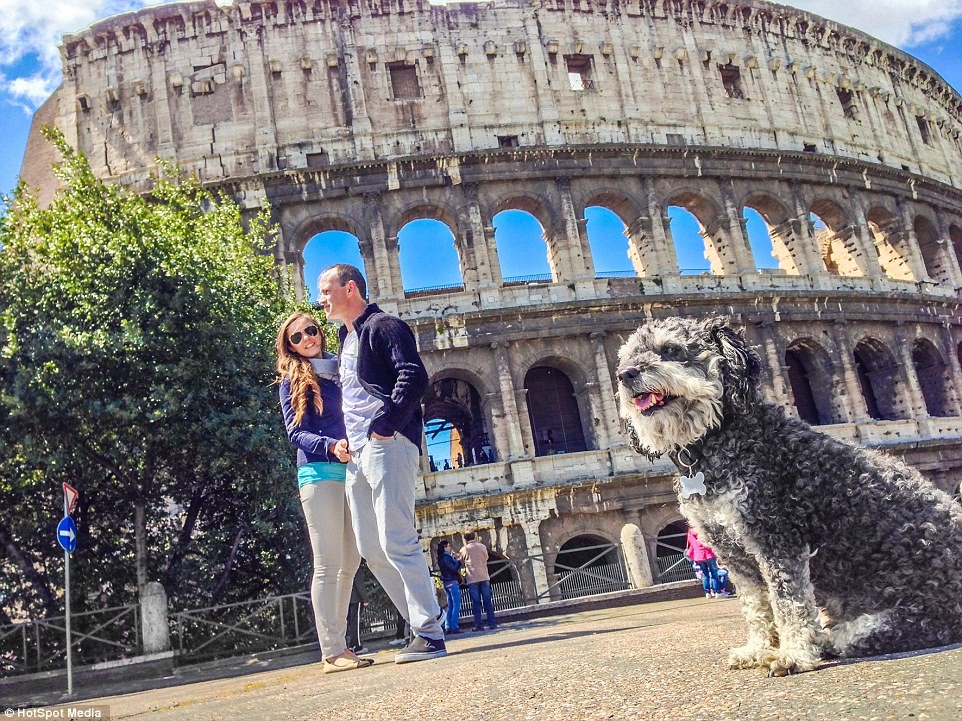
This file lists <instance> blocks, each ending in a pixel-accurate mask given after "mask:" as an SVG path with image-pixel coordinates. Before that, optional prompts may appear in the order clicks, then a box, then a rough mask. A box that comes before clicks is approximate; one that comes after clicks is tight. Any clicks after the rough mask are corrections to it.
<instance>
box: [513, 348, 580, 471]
mask: <svg viewBox="0 0 962 721" xmlns="http://www.w3.org/2000/svg"><path fill="white" fill-rule="evenodd" d="M571 368H577V366H575V365H574V364H572V363H571V362H570V361H566V360H563V359H557V358H547V359H544V360H542V361H540V362H538V363H535V364H532V365H531V367H529V369H528V370H527V372H526V373H525V375H524V388H525V390H526V391H527V394H526V395H527V406H528V419H529V421H530V423H531V434H532V437H533V440H534V445H535V455H536V456H549V455H554V454H556V453H577V452H580V451H586V450H588V438H589V437H590V432H589V429H586V428H585V425H586V422H587V419H590V417H591V413H590V411H589V409H588V407H587V405H588V401H587V398H585V397H584V394H583V393H579V392H578V389H579V387H580V388H581V389H584V388H585V381H584V375H583V373H582V377H581V379H577V378H576V379H575V380H572V378H571V377H570V375H569V374H568V372H567V370H568V369H571ZM579 370H580V369H579ZM579 380H580V382H579ZM579 396H580V397H579ZM588 425H589V428H590V424H588Z"/></svg>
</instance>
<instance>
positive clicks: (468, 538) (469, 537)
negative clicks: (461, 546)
mask: <svg viewBox="0 0 962 721" xmlns="http://www.w3.org/2000/svg"><path fill="white" fill-rule="evenodd" d="M475 538H477V536H476V535H474V531H468V532H467V533H465V534H464V540H465V541H467V542H468V543H471V541H473V540H474V539H475Z"/></svg>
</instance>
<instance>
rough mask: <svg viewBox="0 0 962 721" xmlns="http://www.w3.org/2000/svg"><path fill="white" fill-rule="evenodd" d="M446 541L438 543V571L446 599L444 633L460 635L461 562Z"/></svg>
mask: <svg viewBox="0 0 962 721" xmlns="http://www.w3.org/2000/svg"><path fill="white" fill-rule="evenodd" d="M449 546H450V544H449V543H448V542H447V541H438V571H440V573H441V583H443V584H444V593H445V594H446V595H447V597H448V612H447V615H446V617H445V623H444V631H445V633H447V634H452V633H461V628H460V626H461V623H460V622H461V579H462V576H461V561H459V560H458V559H457V558H455V557H454V554H452V553H451V551H450V549H449Z"/></svg>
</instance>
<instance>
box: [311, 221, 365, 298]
mask: <svg viewBox="0 0 962 721" xmlns="http://www.w3.org/2000/svg"><path fill="white" fill-rule="evenodd" d="M301 256H302V257H303V258H304V288H305V290H306V291H307V297H308V298H309V299H310V300H311V302H316V301H317V279H318V277H319V276H320V274H321V273H323V272H324V270H325V269H326V268H329V267H330V266H332V265H336V264H338V263H348V264H349V265H353V266H355V267H357V268H359V269H360V271H361V274H362V275H363V276H364V280H365V281H367V274H366V273H365V270H364V260H363V259H362V258H361V244H360V241H358V239H357V236H356V235H352V234H351V233H348V232H346V231H343V230H325V231H324V232H322V233H317V234H316V235H314V236H312V237H311V239H310V240H308V241H307V244H306V245H305V246H304V250H303V252H302V253H301Z"/></svg>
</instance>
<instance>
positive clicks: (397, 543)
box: [347, 433, 444, 639]
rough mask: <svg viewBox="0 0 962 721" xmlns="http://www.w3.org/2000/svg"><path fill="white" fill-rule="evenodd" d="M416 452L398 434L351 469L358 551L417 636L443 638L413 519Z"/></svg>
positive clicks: (373, 446) (371, 444)
mask: <svg viewBox="0 0 962 721" xmlns="http://www.w3.org/2000/svg"><path fill="white" fill-rule="evenodd" d="M417 472H418V449H417V447H416V446H415V445H414V444H413V443H411V441H409V440H408V439H407V438H405V437H404V436H402V435H401V434H400V433H395V434H394V437H393V438H390V439H388V440H380V439H377V438H371V439H369V440H368V442H367V443H365V444H364V446H363V447H362V448H361V450H360V452H357V453H355V454H353V455H352V456H351V461H350V463H348V465H347V502H348V505H349V506H350V509H351V519H352V521H353V525H354V533H355V535H356V536H357V548H358V550H359V551H360V552H361V555H362V556H363V557H364V558H365V559H367V565H368V567H369V568H370V569H371V571H372V572H373V573H374V576H375V577H376V578H377V580H378V582H379V583H380V584H381V586H382V587H383V588H384V590H385V591H387V595H388V596H390V598H391V601H392V602H393V603H394V605H395V606H397V607H398V609H399V610H400V611H401V613H402V614H404V616H406V618H407V621H408V623H410V624H411V628H412V630H413V631H414V633H415V634H417V635H418V636H423V637H424V638H431V639H443V638H444V631H443V630H442V628H441V624H440V623H439V622H438V615H439V614H440V612H441V609H440V608H439V607H438V601H437V597H436V596H435V592H434V582H433V581H432V580H431V574H430V571H429V569H428V566H427V563H426V562H425V559H424V555H423V554H422V553H421V543H420V541H419V540H418V533H417V526H416V525H415V519H414V484H415V483H416V482H417Z"/></svg>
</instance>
